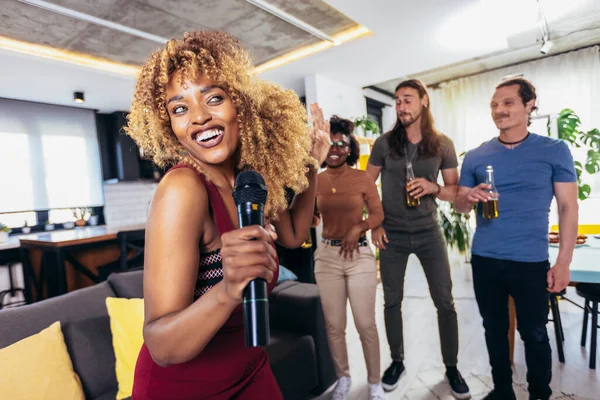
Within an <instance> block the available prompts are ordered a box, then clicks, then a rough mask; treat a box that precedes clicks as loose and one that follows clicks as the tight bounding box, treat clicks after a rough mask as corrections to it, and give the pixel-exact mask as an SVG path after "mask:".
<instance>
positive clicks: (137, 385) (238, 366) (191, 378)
mask: <svg viewBox="0 0 600 400" xmlns="http://www.w3.org/2000/svg"><path fill="white" fill-rule="evenodd" d="M181 167H187V166H185V165H177V166H175V167H173V168H171V170H172V169H175V168H181ZM199 176H200V178H201V179H202V181H203V183H204V185H205V187H206V189H207V192H208V197H209V201H210V206H211V209H212V214H213V217H214V219H215V222H216V224H217V228H218V230H219V234H220V235H222V234H224V233H225V232H228V231H230V230H232V229H233V224H232V223H231V219H230V218H229V214H228V213H227V210H226V208H225V204H224V203H223V199H222V198H221V195H220V194H219V192H218V190H217V188H216V187H215V186H214V185H213V184H212V183H211V182H209V181H207V180H205V179H204V177H203V176H202V175H200V174H199ZM277 276H278V273H275V276H274V278H273V280H272V281H271V283H270V284H269V285H268V290H269V292H270V291H271V290H272V289H273V287H274V286H275V284H276V282H277ZM222 279H223V268H222V265H221V253H220V250H216V251H213V252H210V253H207V254H202V255H201V258H200V267H199V269H198V279H197V282H196V290H195V293H194V300H197V299H198V298H199V297H200V296H202V295H203V294H204V293H206V292H207V291H209V290H210V289H211V288H212V287H213V286H214V285H216V284H217V283H218V282H220V281H221V280H222ZM132 398H133V400H145V399H151V400H163V399H164V400H192V399H193V400H200V399H211V400H221V399H223V400H225V399H233V398H235V399H240V400H254V399H256V400H259V399H260V400H264V399H268V400H271V399H274V400H277V399H282V396H281V392H280V390H279V386H278V385H277V382H276V381H275V377H274V376H273V373H272V372H271V368H270V366H269V358H268V356H267V353H266V352H265V351H264V350H263V349H262V348H246V344H245V336H244V322H243V311H242V307H241V305H240V306H238V307H237V308H236V309H235V310H234V311H233V313H232V314H231V316H230V317H229V319H228V320H227V321H226V322H225V324H224V325H223V327H222V328H221V329H220V330H219V331H218V332H217V333H216V334H215V336H214V337H213V338H212V339H211V340H210V342H209V343H208V344H207V345H206V347H205V348H204V350H202V352H201V353H200V354H198V356H196V358H194V359H192V360H190V361H187V362H185V363H182V364H174V365H170V366H168V367H161V366H159V365H157V364H156V363H155V362H154V360H152V357H151V356H150V353H149V351H148V348H147V347H146V345H145V344H144V345H142V348H141V350H140V354H139V356H138V359H137V364H136V367H135V375H134V383H133V396H132Z"/></svg>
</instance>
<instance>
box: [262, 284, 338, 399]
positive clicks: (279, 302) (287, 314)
mask: <svg viewBox="0 0 600 400" xmlns="http://www.w3.org/2000/svg"><path fill="white" fill-rule="evenodd" d="M269 304H270V316H269V320H270V325H271V327H272V328H274V329H279V330H286V331H292V332H295V333H298V334H301V335H310V336H312V338H313V340H314V342H315V349H316V358H317V367H318V369H319V370H318V377H319V381H318V385H317V387H316V389H315V393H313V394H315V395H319V394H321V393H322V392H324V391H325V390H327V388H328V387H329V386H331V385H332V384H333V383H334V382H335V380H336V374H335V369H334V366H333V361H332V358H331V352H330V351H329V343H328V341H327V332H326V330H325V319H324V317H323V309H322V308H321V297H320V295H319V290H318V288H317V285H315V284H312V283H300V282H290V281H288V282H283V283H281V284H279V285H277V287H275V289H274V290H273V292H272V293H271V296H270V299H269Z"/></svg>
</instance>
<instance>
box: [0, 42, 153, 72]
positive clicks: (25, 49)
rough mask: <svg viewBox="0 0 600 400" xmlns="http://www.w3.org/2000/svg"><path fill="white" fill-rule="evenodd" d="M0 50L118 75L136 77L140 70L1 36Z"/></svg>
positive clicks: (133, 66)
mask: <svg viewBox="0 0 600 400" xmlns="http://www.w3.org/2000/svg"><path fill="white" fill-rule="evenodd" d="M0 49H1V50H9V51H13V52H17V53H21V54H27V55H31V56H36V57H42V58H46V59H50V60H56V61H62V62H67V63H71V64H76V65H81V66H84V67H90V68H94V69H98V70H101V71H107V72H112V73H116V74H119V75H128V76H137V75H138V74H139V72H140V70H141V68H140V67H138V66H136V65H130V64H122V63H117V62H113V61H109V60H105V59H102V58H97V57H93V56H90V55H87V54H81V53H75V52H71V51H67V50H62V49H56V48H53V47H49V46H44V45H40V44H33V43H27V42H21V41H19V40H15V39H10V38H7V37H3V36H0Z"/></svg>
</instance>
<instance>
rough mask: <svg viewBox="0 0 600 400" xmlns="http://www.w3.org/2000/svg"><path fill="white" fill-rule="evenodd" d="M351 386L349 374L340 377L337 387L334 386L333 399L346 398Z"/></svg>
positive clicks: (340, 399)
mask: <svg viewBox="0 0 600 400" xmlns="http://www.w3.org/2000/svg"><path fill="white" fill-rule="evenodd" d="M350 386H352V380H351V379H350V377H349V376H342V377H341V378H339V379H338V381H337V383H336V385H335V388H333V394H332V395H331V400H346V399H347V398H348V395H349V394H350Z"/></svg>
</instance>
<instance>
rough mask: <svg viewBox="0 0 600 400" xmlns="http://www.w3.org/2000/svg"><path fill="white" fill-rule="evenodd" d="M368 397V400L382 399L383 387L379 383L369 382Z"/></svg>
mask: <svg viewBox="0 0 600 400" xmlns="http://www.w3.org/2000/svg"><path fill="white" fill-rule="evenodd" d="M369 399H370V400H384V397H383V387H381V383H370V384H369Z"/></svg>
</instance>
